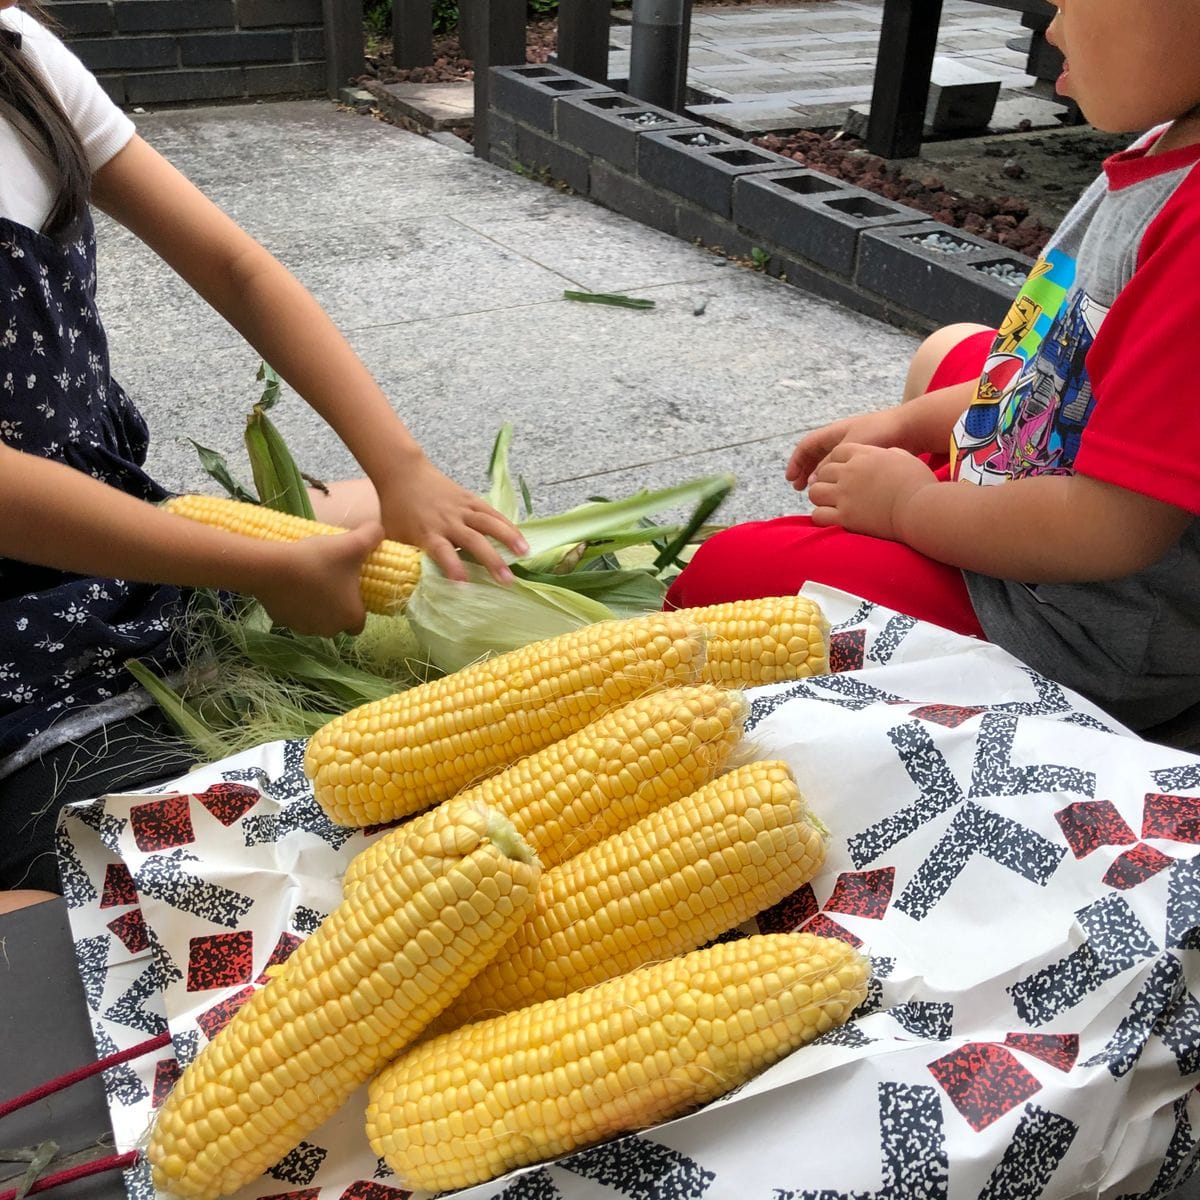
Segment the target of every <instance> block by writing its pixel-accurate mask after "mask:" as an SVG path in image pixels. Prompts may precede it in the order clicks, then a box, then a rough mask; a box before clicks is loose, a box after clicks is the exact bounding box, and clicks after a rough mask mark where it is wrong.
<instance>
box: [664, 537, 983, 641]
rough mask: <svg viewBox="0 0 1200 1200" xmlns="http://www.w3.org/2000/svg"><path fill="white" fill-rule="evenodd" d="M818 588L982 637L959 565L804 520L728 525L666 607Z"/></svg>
mask: <svg viewBox="0 0 1200 1200" xmlns="http://www.w3.org/2000/svg"><path fill="white" fill-rule="evenodd" d="M808 582H813V583H824V584H828V585H829V586H830V587H836V588H840V589H841V590H842V591H846V592H852V593H853V594H854V595H856V596H862V597H863V599H865V600H874V601H875V602H876V603H878V604H884V605H886V606H887V607H888V608H894V609H896V610H897V611H898V612H903V613H908V614H909V615H911V616H914V617H917V618H918V619H920V620H922V621H929V622H931V623H932V624H934V625H941V626H943V627H944V628H946V629H952V630H954V632H955V633H965V634H969V635H971V636H973V637H979V638H982V637H983V636H984V635H983V630H982V629H981V628H980V625H979V621H978V620H977V619H976V617H975V610H974V609H973V608H972V607H971V599H970V596H969V595H968V594H967V585H966V583H965V582H964V581H963V576H962V572H961V571H960V570H958V568H957V567H948V566H946V564H945V563H940V562H935V561H934V560H933V559H932V558H926V557H925V555H923V554H919V553H918V552H917V551H916V550H913V549H911V548H910V547H908V546H905V545H902V544H901V543H900V542H889V541H886V540H885V539H883V538H874V537H867V536H866V535H865V534H861V533H848V532H847V531H846V530H845V529H842V528H840V527H839V526H836V525H829V526H818V525H814V524H813V523H812V519H811V518H809V517H779V518H778V519H777V520H774V521H751V522H749V523H747V524H745V525H734V526H733V527H732V528H730V529H727V530H725V531H724V532H723V533H718V534H716V535H715V536H714V537H711V538H709V539H708V541H706V542H705V543H704V544H703V545H702V546H701V547H700V548H699V549H698V550H697V551H696V554H695V556H694V557H693V558H692V561H691V562H690V563H689V564H688V566H687V568H686V569H685V570H684V571H683V573H682V574H680V575H679V577H678V578H677V579H676V580H675V582H674V583H673V584H672V585H671V588H670V590H669V591H668V592H667V600H666V606H665V607H667V608H700V607H702V606H704V605H706V604H720V603H723V602H724V601H726V600H743V599H745V600H750V599H755V598H757V597H760V596H790V595H795V593H796V592H798V591H799V590H800V588H801V587H802V586H803V585H804V584H805V583H808Z"/></svg>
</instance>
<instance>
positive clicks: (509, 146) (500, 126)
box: [487, 110, 517, 167]
mask: <svg viewBox="0 0 1200 1200" xmlns="http://www.w3.org/2000/svg"><path fill="white" fill-rule="evenodd" d="M487 123H488V158H489V160H490V161H491V162H494V163H499V164H500V165H501V166H505V167H507V166H511V165H512V164H513V163H515V162H516V161H517V126H516V122H515V121H513V119H512V118H511V117H506V116H505V115H504V114H503V113H501V112H496V111H495V110H493V111H492V112H490V113H488V118H487Z"/></svg>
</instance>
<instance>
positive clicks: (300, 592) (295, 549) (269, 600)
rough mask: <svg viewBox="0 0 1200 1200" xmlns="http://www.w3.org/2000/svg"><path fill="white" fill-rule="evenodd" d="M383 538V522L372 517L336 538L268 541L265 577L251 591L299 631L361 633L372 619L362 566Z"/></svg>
mask: <svg viewBox="0 0 1200 1200" xmlns="http://www.w3.org/2000/svg"><path fill="white" fill-rule="evenodd" d="M382 539H383V527H382V526H381V525H380V524H379V523H378V522H377V521H371V522H368V523H367V524H364V525H360V526H358V528H356V529H351V530H348V531H347V532H346V533H339V534H337V535H335V536H332V537H309V538H303V539H302V540H300V541H298V542H290V543H287V542H278V543H276V542H267V543H263V549H264V551H265V552H266V553H265V554H264V556H263V559H262V571H261V575H262V579H261V581H257V582H256V581H251V583H250V585H249V587H248V588H247V590H248V591H250V592H252V594H253V595H254V596H255V597H256V598H257V599H258V601H259V603H261V604H262V606H263V608H265V609H266V610H267V613H268V614H269V615H270V617H271V619H272V620H273V621H275V622H277V623H278V624H280V625H286V626H287V627H288V628H289V629H291V630H293V631H294V632H296V633H305V634H315V635H317V636H318V637H332V636H333V635H334V634H337V633H360V632H361V631H362V627H363V625H364V624H365V622H366V619H367V610H366V608H365V607H364V605H363V597H362V590H361V587H360V582H359V580H360V576H361V572H362V565H363V561H364V559H366V557H367V556H368V555H369V554H370V553H371V551H372V550H374V549H375V547H376V546H378V545H379V543H380V541H382Z"/></svg>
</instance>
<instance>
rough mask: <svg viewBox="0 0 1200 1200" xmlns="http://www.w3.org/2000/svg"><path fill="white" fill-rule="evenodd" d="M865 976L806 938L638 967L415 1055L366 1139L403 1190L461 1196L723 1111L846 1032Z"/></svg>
mask: <svg viewBox="0 0 1200 1200" xmlns="http://www.w3.org/2000/svg"><path fill="white" fill-rule="evenodd" d="M868 974H869V966H868V963H867V961H866V959H865V958H863V956H862V955H860V954H859V953H858V952H857V951H856V950H854V949H852V948H851V947H850V946H848V945H847V944H846V943H844V942H839V941H834V940H833V939H830V938H820V937H814V936H813V935H811V934H761V935H755V936H753V937H747V938H743V939H741V940H740V941H736V942H727V943H722V944H719V945H716V946H712V947H709V948H708V949H705V950H696V951H693V952H692V953H691V954H688V955H685V956H683V957H681V958H674V959H668V960H667V961H666V962H660V963H656V964H655V965H654V966H649V967H643V968H642V969H640V970H638V971H634V972H632V973H630V974H628V975H621V976H618V977H617V978H615V979H610V980H609V981H607V982H606V983H602V984H599V985H598V986H596V987H594V988H588V989H586V990H584V991H582V992H572V993H571V994H570V995H569V996H564V997H562V998H561V999H558V1000H547V1001H545V1002H544V1003H542V1004H535V1005H533V1006H532V1007H529V1008H522V1009H518V1010H517V1011H516V1012H512V1013H507V1014H506V1015H504V1016H502V1017H496V1018H494V1019H492V1020H489V1021H480V1022H479V1023H477V1024H475V1025H466V1026H464V1027H463V1028H461V1029H458V1030H455V1031H454V1032H452V1033H447V1034H443V1035H442V1036H440V1037H435V1038H430V1039H429V1040H427V1041H423V1042H421V1043H420V1044H418V1045H416V1046H413V1047H412V1048H410V1049H409V1050H408V1051H407V1052H406V1053H405V1054H403V1055H402V1056H401V1057H400V1058H399V1059H398V1060H397V1061H396V1062H395V1063H393V1064H392V1065H391V1066H390V1067H388V1068H386V1069H385V1070H384V1071H382V1072H381V1073H380V1074H379V1075H378V1076H377V1077H376V1078H375V1079H374V1080H373V1081H372V1083H371V1085H370V1092H369V1096H370V1103H369V1105H368V1107H367V1137H368V1139H369V1140H370V1143H371V1148H372V1150H374V1152H375V1153H376V1154H378V1155H380V1156H382V1157H383V1158H384V1159H386V1160H387V1163H388V1166H390V1167H391V1168H392V1170H393V1171H395V1172H396V1174H397V1175H398V1176H399V1177H400V1178H399V1182H400V1183H401V1186H404V1187H412V1188H426V1189H429V1190H430V1191H441V1190H443V1189H450V1188H459V1187H468V1186H470V1185H471V1184H475V1183H480V1182H482V1181H484V1180H486V1179H491V1178H493V1177H495V1176H496V1175H500V1174H502V1173H503V1172H505V1171H508V1170H511V1169H512V1168H514V1167H520V1166H525V1165H527V1164H529V1163H535V1162H539V1161H541V1160H542V1159H546V1158H550V1157H553V1156H555V1155H559V1154H565V1153H568V1152H570V1151H572V1150H576V1149H578V1148H579V1147H581V1146H586V1145H589V1144H591V1143H592V1142H596V1141H599V1140H601V1139H602V1138H605V1137H608V1136H610V1135H611V1134H614V1133H618V1132H620V1131H622V1130H627V1129H640V1128H644V1127H645V1126H647V1125H653V1124H655V1123H657V1122H659V1121H664V1120H667V1119H669V1118H670V1117H673V1116H676V1115H677V1114H679V1113H681V1112H683V1111H686V1110H687V1109H689V1108H693V1107H695V1106H696V1105H699V1104H704V1103H706V1102H707V1101H709V1100H712V1099H714V1098H715V1097H717V1096H719V1095H721V1094H722V1093H724V1092H726V1091H728V1090H729V1089H730V1088H732V1087H734V1086H736V1085H737V1084H739V1083H742V1082H744V1081H745V1080H747V1079H749V1078H750V1077H751V1076H753V1075H755V1074H757V1073H758V1072H760V1071H762V1070H764V1069H765V1068H766V1067H767V1066H769V1065H770V1064H771V1063H773V1062H775V1061H777V1060H778V1059H780V1058H782V1057H784V1055H786V1054H789V1053H791V1052H792V1051H793V1050H795V1049H797V1048H798V1047H799V1046H802V1045H804V1044H805V1043H807V1042H810V1041H812V1040H813V1039H814V1038H816V1037H819V1036H820V1035H821V1034H822V1033H826V1032H828V1030H830V1029H832V1028H833V1027H834V1026H836V1025H839V1024H841V1023H842V1022H844V1021H845V1020H846V1019H847V1018H848V1017H849V1016H850V1014H851V1013H852V1012H853V1011H854V1009H855V1008H856V1007H857V1006H858V1005H859V1004H860V1003H861V1002H862V1000H863V998H864V997H865V995H866V990H867V977H868ZM817 985H820V990H821V996H820V998H819V999H817V998H815V997H814V995H813V993H814V991H815V988H816V986H817ZM743 1020H745V1021H746V1022H747V1024H748V1025H750V1026H752V1027H753V1029H754V1030H755V1033H754V1035H753V1036H750V1037H746V1036H744V1034H743V1033H742V1022H743ZM583 1079H586V1080H587V1083H586V1085H585V1086H586V1088H587V1092H586V1096H585V1095H584V1093H583V1092H582V1091H581V1089H580V1088H579V1087H578V1086H577V1083H576V1080H583ZM456 1130H457V1131H459V1132H457V1133H456V1132H455V1131H456ZM466 1131H470V1132H469V1134H467V1136H465V1137H464V1136H463V1135H464V1133H466Z"/></svg>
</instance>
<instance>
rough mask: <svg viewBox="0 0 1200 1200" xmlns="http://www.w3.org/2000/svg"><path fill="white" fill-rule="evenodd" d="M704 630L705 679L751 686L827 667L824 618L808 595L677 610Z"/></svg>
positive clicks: (817, 672) (815, 672)
mask: <svg viewBox="0 0 1200 1200" xmlns="http://www.w3.org/2000/svg"><path fill="white" fill-rule="evenodd" d="M676 611H677V612H678V613H679V614H680V616H685V617H687V618H688V619H689V620H690V621H692V623H693V624H695V625H699V626H700V627H701V628H702V629H703V630H704V631H705V633H707V634H708V654H707V657H706V659H705V664H704V675H703V679H704V682H705V683H717V684H721V685H722V686H724V687H751V686H754V685H756V684H760V683H780V682H783V681H785V680H788V679H802V678H804V677H806V676H808V675H825V674H827V673H828V671H829V622H828V621H826V620H825V617H824V614H823V613H822V612H821V610H820V608H818V607H817V605H816V604H814V603H813V602H812V601H811V600H809V599H808V597H807V596H767V597H764V598H762V599H759V600H732V601H729V602H728V603H726V604H710V605H708V606H706V607H704V608H680V609H677V610H676Z"/></svg>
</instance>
